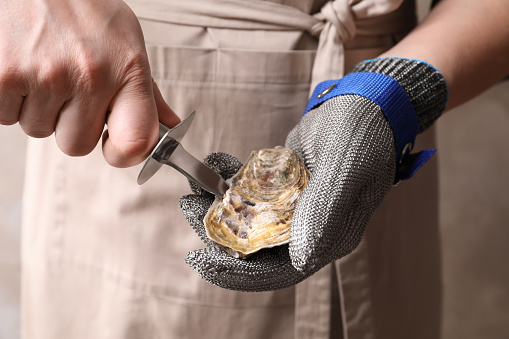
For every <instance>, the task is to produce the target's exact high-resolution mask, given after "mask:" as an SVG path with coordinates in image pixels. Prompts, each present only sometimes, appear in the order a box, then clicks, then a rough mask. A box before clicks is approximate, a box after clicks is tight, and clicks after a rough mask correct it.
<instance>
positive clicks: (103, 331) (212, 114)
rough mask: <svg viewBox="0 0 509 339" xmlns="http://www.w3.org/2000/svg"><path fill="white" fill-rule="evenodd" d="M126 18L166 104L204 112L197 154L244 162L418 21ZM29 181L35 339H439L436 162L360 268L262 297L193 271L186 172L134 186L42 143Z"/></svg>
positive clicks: (173, 5) (33, 151) (28, 261)
mask: <svg viewBox="0 0 509 339" xmlns="http://www.w3.org/2000/svg"><path fill="white" fill-rule="evenodd" d="M128 3H129V5H130V6H131V7H132V8H133V10H134V11H135V13H136V14H137V15H138V16H139V18H140V21H141V24H142V27H143V30H144V33H145V38H146V42H147V50H148V53H149V57H150V64H151V67H152V71H153V76H154V78H155V80H156V81H157V83H158V85H159V87H160V89H161V91H162V92H163V94H164V96H165V98H166V100H167V102H168V103H169V104H170V105H171V106H172V108H173V109H174V110H175V111H176V112H178V113H179V114H180V116H181V117H185V116H186V115H187V114H188V113H189V112H191V111H192V110H196V111H197V116H196V118H195V121H194V123H193V126H192V127H191V130H190V131H189V132H188V135H186V137H185V138H184V140H183V144H184V146H185V147H186V149H188V150H189V151H190V152H191V153H192V154H194V155H195V156H197V157H204V156H205V155H206V154H207V153H209V152H212V151H223V152H228V153H230V154H233V155H235V156H237V157H238V158H239V159H242V160H244V159H245V158H246V157H247V155H248V153H249V151H251V150H252V149H256V148H261V147H268V146H275V145H282V144H284V141H285V138H286V135H287V133H288V132H289V130H290V129H291V128H292V127H293V126H294V125H295V124H296V123H298V121H299V118H300V115H301V114H302V112H303V109H304V107H305V104H306V101H307V98H308V93H309V91H310V84H311V83H316V82H317V81H320V80H324V79H327V78H338V77H340V76H342V74H343V72H344V69H348V68H349V67H350V66H352V65H353V64H355V63H357V62H358V61H360V60H363V59H366V58H371V57H375V56H376V55H378V54H380V53H381V52H382V51H384V50H386V49H387V48H388V47H390V45H391V44H393V43H394V42H395V41H396V40H397V39H398V38H399V37H401V36H402V35H403V33H404V32H406V31H407V30H408V29H409V24H412V20H411V19H413V13H412V4H411V3H408V2H407V3H405V4H404V5H403V6H401V7H400V8H399V9H397V10H396V11H393V10H395V9H396V7H398V5H399V1H390V0H389V1H346V0H345V1H339V0H338V1H334V2H329V3H325V1H314V2H313V1H311V0H293V1H291V0H287V1H283V0H280V1H270V2H269V1H254V0H253V1H241V0H235V1H233V0H232V1H224V0H222V1H219V0H218V1H204V0H201V1H196V0H192V1H191V0H188V1H175V0H173V1H171V0H146V1H143V0H132V1H128ZM320 9H322V10H321V11H320ZM391 11H392V12H391ZM388 12H391V13H390V14H388V15H382V16H380V14H383V13H388ZM308 13H317V14H316V15H314V16H311V15H309V14H308ZM353 18H355V21H354V20H353ZM409 18H410V19H409ZM318 37H320V39H319V40H318ZM315 59H316V62H314V61H315ZM420 139H421V141H423V140H425V141H426V142H430V141H432V140H433V135H432V133H428V135H427V136H424V137H420ZM27 167H28V170H27V180H26V185H25V196H24V204H25V212H24V223H23V254H22V257H23V278H22V279H23V286H22V310H23V311H22V319H23V320H22V321H23V327H22V333H23V337H24V338H25V339H35V338H44V339H50V338H51V339H53V338H87V339H88V338H114V339H117V338H124V339H125V338H147V339H150V338H242V339H243V338H263V339H269V338H279V339H280V338H283V339H284V338H437V337H438V333H439V325H440V324H439V318H440V279H439V277H440V267H439V256H438V230H437V213H436V212H437V211H436V193H437V192H436V190H437V189H436V178H435V164H434V163H433V162H432V163H431V164H428V165H427V166H426V167H425V168H424V169H423V170H422V171H421V173H419V175H418V176H417V177H416V178H415V179H413V180H412V181H411V182H409V183H403V184H401V185H399V186H397V187H395V188H394V189H393V190H392V192H391V193H390V197H388V199H386V201H385V202H384V204H383V206H382V207H381V208H380V210H379V211H378V212H377V214H376V216H375V218H374V220H373V222H372V223H371V225H370V226H369V228H368V231H367V234H366V236H365V237H364V240H363V242H362V243H361V245H360V246H359V248H358V249H357V250H356V251H355V252H354V253H352V254H351V255H349V256H347V257H345V258H343V259H341V260H339V261H337V262H336V263H334V264H332V265H329V266H327V267H326V268H324V269H323V270H321V271H320V272H318V273H317V274H315V275H314V276H313V277H311V278H310V279H308V280H306V281H305V282H303V283H301V284H299V285H298V286H296V287H292V288H288V289H285V290H282V291H277V292H265V293H241V292H234V291H228V290H223V289H220V288H218V287H215V286H212V285H210V284H208V283H206V282H204V281H202V280H201V279H200V278H199V277H198V276H197V275H196V274H195V273H194V271H192V270H191V269H190V268H189V267H188V266H186V265H185V263H184V261H183V260H184V258H185V255H186V253H187V252H189V251H191V250H193V249H197V248H201V247H203V244H202V243H201V241H200V240H199V238H198V237H197V236H196V234H194V232H193V231H192V229H191V228H190V227H189V226H188V225H187V223H186V221H185V219H184V218H183V216H182V214H181V212H180V210H179V208H178V199H179V198H180V197H181V196H182V195H184V194H188V193H189V189H188V187H187V182H186V180H185V179H184V177H182V176H181V175H180V174H178V173H177V172H176V171H174V170H172V169H169V168H168V169H167V168H165V169H163V170H161V171H160V172H158V173H157V174H156V176H155V177H154V178H152V179H151V180H150V181H148V182H147V183H146V184H145V185H143V186H138V185H137V184H136V177H137V174H138V172H139V170H140V166H137V167H135V168H130V169H124V170H121V169H115V168H111V167H109V166H108V165H106V163H105V162H104V160H103V159H102V154H101V150H100V148H98V149H96V150H95V151H94V152H93V153H92V154H91V155H89V156H87V157H83V158H69V157H67V156H65V155H63V154H61V152H60V151H59V150H58V149H57V148H56V146H55V143H54V140H52V139H51V138H49V139H46V140H32V141H31V142H30V145H29V152H28V163H27ZM423 211H424V212H423Z"/></svg>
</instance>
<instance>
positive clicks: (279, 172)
mask: <svg viewBox="0 0 509 339" xmlns="http://www.w3.org/2000/svg"><path fill="white" fill-rule="evenodd" d="M309 177H310V175H309V172H308V171H307V170H306V168H305V166H304V163H303V162H302V160H301V159H300V157H299V156H298V155H297V154H296V153H294V152H293V151H292V150H291V149H289V148H285V147H276V148H269V149H261V150H258V151H253V152H251V155H250V156H249V159H248V160H247V162H246V163H245V164H244V166H243V167H242V168H241V169H240V170H239V171H238V172H237V174H235V175H234V176H233V177H232V178H231V179H230V180H231V187H230V188H229V189H228V191H227V192H226V194H225V195H224V197H223V199H220V198H216V200H215V201H214V203H213V204H212V206H211V207H210V209H209V210H208V213H207V215H206V216H205V219H204V224H205V229H206V232H207V236H208V237H209V238H210V239H212V241H214V242H215V243H217V244H218V245H219V246H220V247H222V248H223V249H224V250H225V251H226V252H228V253H229V254H230V255H232V256H234V257H236V258H242V259H244V258H246V257H248V256H249V255H250V254H252V253H254V252H257V251H258V250H260V249H262V248H266V247H273V246H278V245H282V244H286V243H288V242H289V238H290V223H291V220H292V216H293V211H294V209H295V206H296V205H297V201H298V199H299V196H300V194H301V192H302V190H303V189H304V187H305V186H306V185H307V183H308V181H309Z"/></svg>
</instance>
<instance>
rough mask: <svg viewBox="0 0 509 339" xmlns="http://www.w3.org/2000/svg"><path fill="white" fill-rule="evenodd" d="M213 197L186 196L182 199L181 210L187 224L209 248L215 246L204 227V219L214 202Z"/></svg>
mask: <svg viewBox="0 0 509 339" xmlns="http://www.w3.org/2000/svg"><path fill="white" fill-rule="evenodd" d="M214 199H215V198H214V197H213V196H212V195H194V194H190V195H186V196H183V197H182V198H180V200H179V203H180V209H181V210H182V213H183V214H184V217H185V218H186V220H187V222H188V223H189V224H190V225H191V227H192V228H193V229H194V231H195V232H196V233H198V236H199V237H200V239H201V240H203V242H204V243H205V244H207V246H214V243H213V242H212V240H210V239H209V237H208V236H207V233H206V231H205V226H204V225H203V219H204V218H205V215H206V214H207V211H208V210H209V208H210V205H212V203H213V202H214Z"/></svg>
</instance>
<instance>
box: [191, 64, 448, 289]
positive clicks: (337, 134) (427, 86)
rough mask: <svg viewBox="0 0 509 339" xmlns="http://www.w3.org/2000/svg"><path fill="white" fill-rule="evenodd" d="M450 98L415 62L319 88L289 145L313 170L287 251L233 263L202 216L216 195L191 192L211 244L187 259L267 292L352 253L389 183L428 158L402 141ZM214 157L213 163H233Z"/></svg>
mask: <svg viewBox="0 0 509 339" xmlns="http://www.w3.org/2000/svg"><path fill="white" fill-rule="evenodd" d="M446 102H447V87H446V84H445V80H444V79H443V77H442V75H441V74H440V73H439V72H438V71H437V70H436V69H434V68H433V67H432V66H430V65H428V64H426V63H423V62H420V61H416V60H408V59H398V58H388V59H374V60H369V61H366V62H363V63H361V64H358V65H357V66H356V67H355V68H354V69H353V71H352V72H351V73H350V74H349V76H347V77H345V78H343V79H342V80H336V81H334V82H326V83H323V84H321V85H319V86H318V87H317V90H315V93H314V94H313V96H312V99H311V100H310V103H309V104H308V109H307V110H308V112H307V114H306V115H305V116H304V117H303V118H302V119H301V121H300V122H299V124H298V125H297V126H296V127H295V128H294V129H293V130H292V131H291V132H290V134H289V135H288V138H287V141H286V146H287V147H290V148H292V149H293V150H294V151H296V152H297V153H299V155H300V156H301V157H302V159H303V160H304V163H305V164H306V166H307V167H308V169H309V171H310V172H311V180H310V182H309V184H308V186H307V187H306V189H305V190H304V192H303V193H302V195H301V197H300V199H299V202H298V204H297V207H296V210H295V213H294V215H293V219H292V225H291V238H290V245H289V246H280V247H276V248H273V249H269V250H264V251H261V252H259V253H258V254H255V255H253V256H252V257H251V258H249V259H248V260H239V259H234V258H232V257H230V256H229V255H228V254H226V253H225V252H224V251H222V250H220V249H219V248H217V246H215V245H214V244H211V243H210V241H208V239H206V235H205V233H204V229H203V223H202V220H203V217H204V215H205V213H206V211H207V209H208V206H209V205H210V204H211V202H212V198H205V197H204V195H203V194H202V195H197V196H187V197H184V198H183V199H182V200H181V207H182V210H183V211H184V215H186V217H187V220H188V221H189V222H190V223H191V225H192V226H193V228H194V229H195V230H196V231H197V232H198V233H199V234H200V236H201V237H202V239H204V240H205V242H206V243H207V245H208V247H207V248H206V249H204V250H199V251H194V252H191V253H190V254H189V255H188V257H187V258H186V262H187V263H188V264H189V265H190V266H191V267H192V268H193V269H195V270H196V271H197V272H198V274H200V275H201V276H202V278H204V279H205V280H207V281H208V282H210V283H213V284H215V285H218V286H221V287H224V288H229V289H236V290H243V291H265V290H275V289H279V288H284V287H288V286H291V285H294V284H297V283H299V282H300V281H302V280H304V279H305V278H307V277H309V276H310V275H312V274H313V273H315V272H316V271H318V270H319V269H321V268H322V267H324V266H325V265H327V264H328V263H330V262H332V261H334V260H335V259H338V258H341V257H342V256H345V255H346V254H348V253H350V252H351V251H352V250H353V249H355V247H356V246H357V245H358V244H359V242H360V240H361V238H362V235H363V233H364V230H365V227H366V225H367V223H368V221H369V220H370V218H371V216H372V215H373V213H374V211H375V210H376V209H377V207H378V206H379V205H380V203H381V202H382V200H383V198H384V197H385V195H386V194H387V193H388V191H389V190H390V188H391V186H392V184H393V183H394V182H395V181H398V180H399V179H406V178H408V177H410V176H411V175H412V174H413V173H414V172H415V170H416V169H417V168H418V167H419V166H420V165H421V164H422V162H423V159H424V160H425V158H427V157H429V156H430V155H429V154H428V153H425V154H420V155H412V156H410V155H408V154H407V151H408V149H409V147H408V145H412V144H413V138H415V134H417V132H421V131H423V130H425V129H426V128H427V127H429V126H430V125H431V124H432V123H433V122H434V121H435V120H436V118H438V116H439V115H440V114H441V112H442V111H443V109H444V108H445V105H446ZM412 134H413V135H412ZM215 157H216V156H212V157H211V158H210V159H209V161H210V160H212V161H217V162H218V164H219V163H223V165H222V166H226V167H228V165H224V164H228V163H230V164H231V163H233V162H232V160H231V159H230V160H228V159H226V156H225V158H223V159H221V157H219V158H215ZM213 167H214V166H213ZM216 168H217V165H216ZM219 172H222V171H219ZM223 173H224V172H223ZM232 174H233V173H232ZM207 199H208V200H207Z"/></svg>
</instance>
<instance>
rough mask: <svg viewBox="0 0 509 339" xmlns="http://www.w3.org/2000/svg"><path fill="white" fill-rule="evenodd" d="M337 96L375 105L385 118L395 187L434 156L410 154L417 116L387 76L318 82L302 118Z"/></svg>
mask: <svg viewBox="0 0 509 339" xmlns="http://www.w3.org/2000/svg"><path fill="white" fill-rule="evenodd" d="M340 95H359V96H362V97H365V98H367V99H369V100H371V101H373V102H374V103H375V104H377V105H378V106H379V107H380V108H381V110H382V112H383V113H384V115H385V116H386V117H387V120H388V121H389V124H390V126H391V128H392V131H393V133H394V139H395V142H396V176H395V179H394V183H395V184H396V183H398V182H399V181H400V180H406V179H410V178H411V177H412V176H413V175H414V174H415V172H417V170H418V169H419V168H420V167H421V166H422V165H423V164H424V163H425V162H426V161H428V160H429V158H431V156H432V155H433V154H434V153H435V151H436V149H432V150H428V151H421V152H418V153H416V154H410V151H411V150H412V149H413V147H414V143H415V137H416V135H417V133H418V127H419V126H418V124H419V123H418V119H417V115H416V113H415V109H414V107H413V105H412V102H411V101H410V98H409V97H408V95H407V94H406V92H405V90H404V89H403V87H401V85H400V84H399V83H398V82H397V81H396V80H394V79H393V78H391V77H390V76H388V75H385V74H381V73H373V72H357V73H351V74H348V75H346V76H345V77H343V78H342V79H339V80H328V81H324V82H321V83H319V84H318V85H317V86H316V88H315V90H314V92H313V95H312V96H311V99H310V100H309V101H308V104H307V106H306V111H305V113H304V115H305V114H306V113H307V112H309V111H310V110H312V109H314V108H316V107H318V106H320V105H321V104H322V103H323V102H325V101H326V100H328V99H330V98H333V97H337V96H340ZM304 115H303V116H304Z"/></svg>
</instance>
